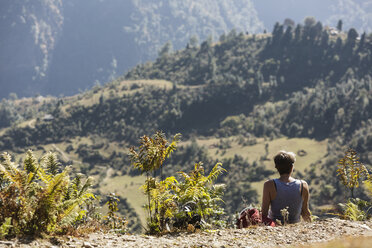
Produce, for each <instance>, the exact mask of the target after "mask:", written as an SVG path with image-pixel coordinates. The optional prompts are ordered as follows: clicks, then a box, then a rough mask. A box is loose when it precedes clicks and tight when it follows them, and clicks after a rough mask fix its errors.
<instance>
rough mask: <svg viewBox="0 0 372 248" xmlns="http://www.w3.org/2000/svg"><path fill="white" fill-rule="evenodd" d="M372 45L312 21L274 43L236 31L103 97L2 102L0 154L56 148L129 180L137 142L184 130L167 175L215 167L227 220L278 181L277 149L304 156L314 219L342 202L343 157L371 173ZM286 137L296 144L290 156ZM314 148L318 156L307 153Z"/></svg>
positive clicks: (167, 58) (174, 55)
mask: <svg viewBox="0 0 372 248" xmlns="http://www.w3.org/2000/svg"><path fill="white" fill-rule="evenodd" d="M371 38H372V37H371V34H362V35H361V38H360V39H359V38H358V34H357V32H356V30H355V29H350V30H349V31H348V32H341V33H339V34H334V33H332V30H330V29H328V28H326V27H323V25H322V24H321V23H320V22H316V21H315V20H314V19H313V18H307V19H306V20H305V22H304V24H299V25H297V26H296V27H294V28H292V27H290V26H288V27H287V26H283V25H280V24H279V23H278V24H276V25H275V27H274V30H273V32H272V34H257V35H255V34H253V35H252V34H250V35H246V34H244V33H237V32H236V31H234V30H233V31H231V32H230V33H228V34H227V35H222V36H220V38H219V41H218V42H213V41H212V40H210V39H207V40H205V41H203V42H202V43H201V45H200V46H199V45H198V44H195V43H193V42H189V43H188V44H187V45H186V48H185V49H182V50H179V51H176V52H171V51H170V50H169V49H167V46H165V47H164V49H162V52H161V53H160V55H159V57H158V58H157V59H156V60H155V61H154V62H148V63H145V64H141V65H138V66H137V67H135V68H133V69H132V70H130V71H129V72H128V73H127V74H125V75H123V76H122V77H120V78H118V79H117V80H114V81H112V82H111V83H109V84H108V85H106V86H104V87H100V86H96V87H94V88H93V89H92V90H90V91H86V92H84V93H82V94H79V95H76V96H73V97H64V98H59V99H57V98H42V97H37V98H36V97H35V98H33V99H18V100H4V101H3V102H2V103H1V105H0V115H1V118H0V120H2V122H1V127H3V128H2V129H1V130H0V135H1V140H0V151H11V152H14V153H23V151H24V150H25V149H27V148H32V149H34V150H37V151H38V152H40V153H42V152H43V151H45V150H48V149H57V148H58V149H59V150H61V152H60V158H61V159H62V160H64V161H65V162H66V163H67V162H68V163H73V164H74V166H76V170H80V171H82V172H84V173H87V174H93V175H97V177H98V178H100V181H102V182H104V181H105V180H106V179H105V178H107V180H108V179H109V178H110V175H111V174H110V175H109V173H108V171H112V172H113V173H116V176H118V177H117V178H123V179H124V178H125V179H126V180H128V178H129V177H128V176H138V175H139V172H138V171H136V170H134V169H133V168H132V167H131V166H130V163H129V160H128V156H127V155H126V154H127V151H128V150H127V149H128V147H129V146H131V145H137V142H138V138H139V137H140V136H142V135H143V134H151V133H153V132H154V131H156V130H159V129H160V130H163V131H164V132H166V133H167V134H168V135H169V134H174V133H177V132H181V133H182V134H183V141H184V143H183V144H182V146H181V147H180V148H179V149H178V150H177V151H176V152H175V153H174V155H172V158H171V160H170V161H169V164H170V166H169V167H167V168H168V169H167V170H166V171H164V173H165V174H166V175H173V174H174V173H175V172H177V171H179V170H184V171H189V169H190V167H191V166H192V164H193V163H194V162H198V161H203V162H204V164H205V168H206V170H209V169H210V168H211V166H213V165H214V164H215V163H216V162H217V161H222V163H223V165H224V168H226V169H227V171H228V173H229V174H228V176H226V177H222V178H221V179H220V180H221V181H220V182H223V183H226V184H227V189H228V190H227V191H226V194H225V196H224V201H225V203H226V209H227V211H228V213H229V214H232V213H234V212H235V211H237V210H239V209H240V208H241V207H242V206H243V205H244V204H243V201H242V197H243V198H244V199H246V201H247V202H248V203H255V202H257V201H258V199H257V192H256V190H255V189H259V188H261V187H262V186H261V185H260V184H258V183H261V182H262V181H263V180H265V179H266V178H268V177H270V176H271V175H272V174H273V168H270V167H268V166H269V165H271V162H270V157H268V156H269V154H271V153H272V152H276V150H277V148H276V147H279V148H280V147H286V149H298V150H294V151H295V152H299V151H300V149H304V150H305V151H307V152H308V153H309V154H310V155H311V156H312V159H308V161H307V163H305V162H303V163H304V165H301V164H299V168H300V166H302V167H301V169H299V171H298V172H297V173H298V174H297V176H299V177H302V178H305V179H306V180H307V181H308V182H309V183H310V186H311V187H310V188H311V193H312V198H311V204H312V207H313V209H315V207H316V206H319V205H323V204H329V203H336V202H340V201H342V199H343V198H344V193H343V192H344V191H343V189H342V188H341V187H342V185H340V183H339V182H338V179H337V177H336V167H337V160H338V159H339V157H340V156H341V155H342V153H343V151H344V150H345V149H346V148H347V147H348V146H351V147H353V148H354V149H356V150H357V151H358V153H359V155H360V157H361V161H362V162H364V163H365V165H366V166H367V167H368V168H369V169H370V168H371V167H370V166H371V164H372V153H371V151H372V132H371V127H372V125H371V124H372V108H371V103H372V78H371V75H372V66H371V65H372V57H371V49H372V39H371ZM31 102H32V103H34V104H30V103H31ZM27 103H29V104H27ZM45 114H49V115H47V116H46V115H45ZM3 120H4V121H3ZM5 120H6V121H5ZM286 137H290V138H293V139H294V140H295V141H296V142H302V143H300V144H298V145H297V146H296V145H294V146H289V144H290V143H291V142H292V143H293V140H285V138H286ZM299 138H302V139H299ZM278 140H281V142H283V143H282V145H279V146H278V145H277V141H278ZM304 140H305V141H306V144H307V145H304V144H305V142H304ZM310 141H311V142H312V143H311V142H310ZM286 142H287V144H286ZM314 143H315V145H318V146H319V147H320V148H321V149H318V150H315V149H314V154H311V152H310V149H311V147H310V145H311V146H314V145H313V144H314ZM295 144H296V143H295ZM56 147H57V148H56ZM231 148H232V149H231ZM274 149H276V150H274ZM234 150H235V151H234ZM238 150H240V151H241V152H240V153H239V152H238ZM212 151H213V153H212ZM246 152H251V153H250V154H253V156H251V157H249V156H246V154H245V153H246ZM299 154H302V155H301V156H305V155H306V154H305V155H304V152H301V153H299ZM310 155H309V156H310ZM301 156H300V155H299V161H301V160H300V159H301ZM107 168H110V170H107ZM106 172H107V173H106ZM103 179H105V180H103ZM105 183H109V182H108V181H107V182H105ZM256 183H257V184H256ZM127 184H128V185H129V184H130V183H127ZM255 185H256V186H257V188H255ZM101 186H102V188H103V186H104V185H101ZM128 187H130V186H128ZM137 188H138V187H137ZM356 194H357V195H358V196H359V197H363V196H364V194H363V191H362V190H359V191H358V192H356ZM137 203H138V202H137ZM138 205H140V204H138Z"/></svg>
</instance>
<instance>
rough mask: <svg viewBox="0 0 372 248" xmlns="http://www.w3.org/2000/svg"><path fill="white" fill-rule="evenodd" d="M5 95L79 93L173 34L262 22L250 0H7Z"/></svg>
mask: <svg viewBox="0 0 372 248" xmlns="http://www.w3.org/2000/svg"><path fill="white" fill-rule="evenodd" d="M0 4H1V8H0V16H1V18H2V22H1V24H0V34H1V37H5V39H4V38H3V39H2V41H1V48H0V49H1V50H0V54H1V55H2V56H1V60H0V65H1V66H0V68H1V71H0V72H1V73H0V74H1V78H0V84H1V85H2V86H4V87H3V88H2V89H3V90H2V91H1V92H0V98H3V97H7V96H8V94H9V93H10V92H15V93H17V94H18V95H20V96H34V95H35V94H38V93H40V94H43V95H45V94H53V95H60V94H65V95H72V94H76V93H77V92H78V91H79V89H81V90H85V89H87V88H91V87H92V86H94V85H95V84H97V83H100V84H103V83H106V82H108V81H111V80H112V79H114V78H115V77H117V76H118V75H121V74H122V73H124V71H126V70H127V69H128V68H130V67H132V66H134V65H136V64H138V63H139V62H144V61H147V60H149V59H153V58H155V57H156V56H157V52H158V50H159V49H160V48H161V46H162V45H163V44H164V43H165V42H167V41H170V42H172V44H173V46H174V47H175V48H176V49H179V48H181V47H183V46H184V45H185V44H186V42H187V41H188V40H189V39H190V37H191V36H193V35H196V36H197V37H200V39H202V40H204V39H205V38H206V37H207V36H209V35H212V36H214V37H217V36H219V35H220V34H221V33H223V32H227V31H228V30H230V29H232V28H237V29H238V30H244V31H249V32H257V31H259V30H261V29H262V27H263V26H262V23H261V22H260V21H259V20H258V19H257V16H256V12H255V10H254V8H253V6H252V4H251V1H250V0H234V1H233V4H232V3H231V1H227V0H218V1H202V2H199V1H194V0H188V1H163V0H161V1H159V0H141V1H134V0H131V1H117V0H115V1H111V0H110V1H107V0H104V1H102V0H82V1H74V0H63V1H55V0H51V1H40V0H37V1H16V2H15V1H2V2H1V3H0Z"/></svg>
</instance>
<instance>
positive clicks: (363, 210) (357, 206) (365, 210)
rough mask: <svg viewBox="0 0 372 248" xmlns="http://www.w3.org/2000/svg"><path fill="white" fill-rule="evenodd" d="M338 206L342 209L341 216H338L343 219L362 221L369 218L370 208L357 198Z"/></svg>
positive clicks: (365, 202) (369, 205)
mask: <svg viewBox="0 0 372 248" xmlns="http://www.w3.org/2000/svg"><path fill="white" fill-rule="evenodd" d="M339 206H340V207H341V208H342V214H340V215H339V216H340V217H341V218H343V219H347V220H354V221H363V220H367V219H369V218H370V215H369V211H370V209H371V207H372V206H371V204H370V203H368V202H367V201H363V200H361V199H359V198H356V199H349V200H348V202H347V203H346V204H342V203H340V204H339Z"/></svg>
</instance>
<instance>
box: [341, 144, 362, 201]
mask: <svg viewBox="0 0 372 248" xmlns="http://www.w3.org/2000/svg"><path fill="white" fill-rule="evenodd" d="M337 175H338V176H340V179H341V182H342V184H343V185H344V186H345V187H346V188H348V189H350V192H351V197H352V198H354V190H355V188H358V187H359V181H360V180H362V178H363V177H368V171H367V169H366V167H365V166H364V165H363V164H362V163H361V162H360V161H359V158H358V156H357V153H356V151H354V150H353V149H351V148H350V149H349V150H347V151H346V152H345V156H344V157H343V158H341V159H340V160H339V161H338V169H337Z"/></svg>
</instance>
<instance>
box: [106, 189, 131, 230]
mask: <svg viewBox="0 0 372 248" xmlns="http://www.w3.org/2000/svg"><path fill="white" fill-rule="evenodd" d="M107 197H108V200H107V202H106V205H107V206H108V210H109V211H108V213H107V216H105V217H104V219H105V224H106V225H107V226H108V227H109V228H110V229H113V230H115V231H117V232H120V233H124V232H126V231H127V223H128V222H127V221H126V220H125V219H124V218H121V217H119V216H117V215H116V212H117V211H118V210H119V209H118V202H119V201H120V199H119V198H118V197H117V196H116V195H115V193H111V194H109V195H108V196H107Z"/></svg>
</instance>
